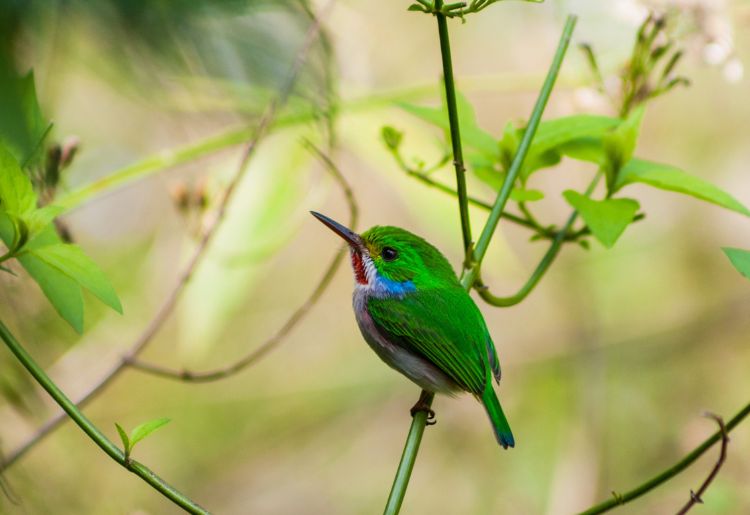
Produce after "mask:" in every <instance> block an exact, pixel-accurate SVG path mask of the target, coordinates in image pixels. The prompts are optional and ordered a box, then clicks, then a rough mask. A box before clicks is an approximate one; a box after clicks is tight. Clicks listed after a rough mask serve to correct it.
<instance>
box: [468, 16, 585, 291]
mask: <svg viewBox="0 0 750 515" xmlns="http://www.w3.org/2000/svg"><path fill="white" fill-rule="evenodd" d="M576 20H577V18H576V17H575V16H573V15H570V16H568V18H567V19H566V21H565V27H564V28H563V32H562V36H560V42H559V44H558V46H557V51H556V52H555V57H554V58H553V59H552V64H551V65H550V69H549V71H548V72H547V77H546V79H545V80H544V84H543V85H542V90H541V91H540V92H539V97H538V98H537V101H536V104H534V109H533V110H532V111H531V117H530V118H529V123H528V124H527V126H526V130H525V131H524V133H523V137H522V138H521V143H520V144H519V145H518V151H517V152H516V155H515V156H514V157H513V162H512V163H511V165H510V169H509V170H508V174H507V175H506V177H505V180H504V181H503V186H502V187H501V188H500V192H499V193H498V195H497V199H496V200H495V203H494V205H493V206H492V211H490V215H489V217H488V219H487V223H486V224H485V226H484V229H483V230H482V234H481V235H480V237H479V241H478V242H477V245H476V247H475V248H474V253H473V255H472V260H473V262H474V263H473V264H472V265H471V268H470V269H468V270H467V271H466V273H465V274H464V277H463V278H462V284H464V286H467V287H469V288H470V287H471V286H472V285H473V284H474V280H475V279H476V277H477V275H478V273H479V267H480V266H481V264H482V259H484V255H485V254H486V253H487V248H488V247H489V245H490V240H491V239H492V236H493V235H494V233H495V229H497V224H498V223H499V222H500V216H501V215H502V213H503V210H504V209H505V204H506V203H507V202H508V199H509V198H510V193H511V190H512V189H513V184H514V183H515V182H516V177H518V174H519V172H520V171H521V168H522V166H523V162H524V160H525V159H526V155H527V154H528V153H529V150H530V149H531V142H532V140H533V139H534V135H535V134H536V130H537V127H539V122H540V121H541V119H542V114H543V113H544V108H545V107H546V106H547V101H548V100H549V97H550V94H551V93H552V88H553V87H554V85H555V80H556V79H557V76H558V74H559V73H560V67H561V65H562V62H563V59H564V58H565V53H566V51H567V50H568V46H569V45H570V39H571V36H572V35H573V29H575V25H576Z"/></svg>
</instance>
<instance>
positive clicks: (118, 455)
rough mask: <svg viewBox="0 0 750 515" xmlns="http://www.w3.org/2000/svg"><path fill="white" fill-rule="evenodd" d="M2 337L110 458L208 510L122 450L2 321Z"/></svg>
mask: <svg viewBox="0 0 750 515" xmlns="http://www.w3.org/2000/svg"><path fill="white" fill-rule="evenodd" d="M0 338H2V340H3V341H4V342H5V344H6V345H7V346H8V348H9V349H10V351H11V352H12V353H13V354H14V355H15V356H16V358H18V361H20V362H21V364H22V365H23V366H24V367H26V370H28V371H29V373H30V374H31V375H32V376H33V377H34V379H36V381H37V382H38V383H39V384H40V385H41V386H42V388H44V389H45V390H46V391H47V393H49V394H50V396H51V397H52V398H53V399H54V400H55V402H57V404H59V405H60V407H61V408H62V409H63V410H64V411H65V412H66V413H67V414H68V416H69V417H70V418H71V419H72V420H73V421H74V422H75V423H76V424H77V425H78V427H80V428H81V429H82V430H83V432H84V433H86V434H87V435H88V437H89V438H91V439H92V440H93V441H94V443H96V445H98V446H99V447H100V448H101V449H102V450H103V451H104V452H105V453H106V454H107V455H108V456H109V457H110V458H112V459H113V460H115V461H116V462H117V463H119V464H120V465H122V466H123V467H125V468H126V469H127V470H129V471H131V472H132V473H134V474H135V475H137V476H140V477H141V478H142V479H143V480H144V481H145V482H146V483H148V484H149V485H151V486H152V487H153V488H154V489H155V490H157V491H158V492H159V493H161V494H162V495H163V496H165V497H166V498H168V499H169V500H171V501H172V502H173V503H175V504H176V505H177V506H179V507H180V508H182V509H184V510H185V511H187V512H188V513H197V514H207V513H208V511H206V510H205V509H204V508H202V507H200V506H199V505H198V504H196V503H195V502H193V501H191V500H190V499H189V498H187V497H186V496H185V495H184V494H182V493H180V492H179V491H177V490H176V489H175V488H174V487H172V486H170V485H169V484H167V483H166V482H165V481H164V480H163V479H161V478H160V477H159V476H157V475H156V474H155V473H154V472H153V471H151V470H150V469H149V468H148V467H146V466H145V465H143V464H142V463H138V462H137V461H134V460H132V459H130V458H128V457H126V456H125V454H124V453H123V452H122V451H121V450H120V448H119V447H117V445H115V444H114V443H112V441H111V440H109V439H108V438H107V437H106V436H105V435H104V434H103V433H102V432H101V431H100V430H99V429H98V428H97V427H96V426H95V425H94V424H92V423H91V421H90V420H89V419H88V418H86V416H85V415H84V414H83V413H81V412H80V411H79V410H78V408H77V407H76V405H75V404H74V403H73V402H72V401H71V400H70V399H68V397H67V396H66V395H65V394H64V393H63V392H62V390H60V388H58V386H57V385H56V384H55V383H54V382H53V381H52V379H50V378H49V376H48V375H47V374H46V373H45V372H44V370H42V368H41V367H40V366H39V365H38V364H37V363H36V362H35V361H34V359H33V358H32V357H31V355H29V353H28V352H26V349H24V348H23V346H21V344H20V343H19V342H18V340H16V338H15V337H14V336H13V334H12V333H11V332H10V330H8V328H7V327H6V326H5V324H4V323H3V322H2V321H0Z"/></svg>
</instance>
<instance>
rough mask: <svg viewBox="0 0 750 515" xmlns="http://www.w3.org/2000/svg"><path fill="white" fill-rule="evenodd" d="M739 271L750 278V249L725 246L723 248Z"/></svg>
mask: <svg viewBox="0 0 750 515" xmlns="http://www.w3.org/2000/svg"><path fill="white" fill-rule="evenodd" d="M722 250H723V251H724V254H726V255H727V257H728V258H729V261H731V262H732V265H734V267H735V268H736V269H737V271H738V272H739V273H741V274H742V275H744V276H745V277H747V278H748V279H750V251H748V250H742V249H735V248H732V247H724V248H723V249H722Z"/></svg>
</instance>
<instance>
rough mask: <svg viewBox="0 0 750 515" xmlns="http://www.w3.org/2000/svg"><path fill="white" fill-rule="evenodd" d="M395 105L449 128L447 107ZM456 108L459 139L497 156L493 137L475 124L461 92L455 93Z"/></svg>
mask: <svg viewBox="0 0 750 515" xmlns="http://www.w3.org/2000/svg"><path fill="white" fill-rule="evenodd" d="M397 105H398V106H399V107H401V109H403V110H404V111H406V112H408V113H410V114H412V115H414V116H416V117H417V118H421V119H422V120H424V121H426V122H428V123H431V124H433V125H436V126H438V127H440V128H441V129H443V130H444V131H446V132H447V131H449V130H450V121H449V119H448V109H447V108H446V107H445V105H444V106H443V107H440V108H436V107H424V106H417V105H414V104H409V103H406V102H398V103H397ZM456 109H457V111H458V124H459V131H460V133H461V141H462V142H463V144H464V145H465V146H466V147H468V148H473V149H475V150H478V151H480V152H481V153H482V154H484V155H486V156H491V157H493V158H495V159H496V158H497V156H498V147H497V141H495V138H494V137H493V136H492V135H491V134H490V133H488V132H487V131H485V130H484V129H482V128H481V127H479V125H477V120H476V115H475V113H474V107H473V106H472V105H471V103H470V102H469V101H468V100H467V99H466V97H464V96H463V95H462V94H461V93H458V92H457V93H456Z"/></svg>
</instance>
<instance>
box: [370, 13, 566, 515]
mask: <svg viewBox="0 0 750 515" xmlns="http://www.w3.org/2000/svg"><path fill="white" fill-rule="evenodd" d="M435 5H436V6H437V7H440V5H441V2H440V0H438V2H436V4H435ZM436 16H437V18H438V22H440V19H441V18H443V21H445V20H444V17H443V15H442V14H440V13H438V14H436ZM575 24H576V17H575V16H569V17H568V18H567V20H566V23H565V28H564V29H563V33H562V36H561V38H560V42H559V44H558V47H557V52H556V53H555V57H554V59H553V60H552V64H551V65H550V68H549V71H548V72H547V77H546V79H545V81H544V85H543V86H542V89H541V91H540V92H539V97H538V98H537V101H536V104H535V105H534V109H533V111H532V113H531V117H530V119H529V124H528V126H527V129H526V131H525V132H524V135H523V138H522V139H521V143H520V145H519V146H518V152H517V153H516V155H515V157H514V158H513V163H512V164H511V167H510V170H509V171H508V174H507V176H506V177H505V182H504V183H503V187H502V188H501V189H500V193H499V194H498V197H497V199H496V200H495V203H494V205H493V206H492V211H491V212H490V216H489V218H488V220H487V223H486V225H485V227H484V230H483V231H482V235H481V237H480V239H479V244H478V245H477V247H476V248H475V249H474V250H473V251H472V252H467V257H471V261H470V260H468V259H467V263H464V273H463V275H462V278H461V284H462V286H463V287H464V289H466V290H467V291H468V290H470V289H471V287H472V286H473V285H474V281H475V279H476V277H477V274H478V272H479V266H480V264H481V261H482V258H483V257H484V254H485V252H486V251H487V246H488V245H489V242H490V239H491V238H492V235H493V233H494V231H495V228H496V227H497V224H498V222H499V220H500V217H501V215H502V212H503V210H504V208H505V204H506V202H507V201H508V197H509V196H510V191H511V188H512V185H513V183H514V182H515V180H516V177H517V175H518V172H519V171H520V169H521V166H522V165H523V161H524V159H525V158H526V154H527V153H528V151H529V149H530V148H531V140H532V139H533V137H534V134H535V133H536V129H537V127H538V126H539V121H540V120H541V118H542V114H543V112H544V108H545V106H546V105H547V100H548V99H549V96H550V94H551V93H552V87H553V86H554V84H555V79H556V78H557V75H558V74H559V72H560V66H561V64H562V61H563V58H564V57H565V52H566V51H567V49H568V45H569V43H570V38H571V35H572V33H573V29H574V28H575ZM446 35H447V34H446ZM441 36H442V31H441ZM442 48H443V47H442V45H441V50H442ZM443 59H445V55H443ZM446 76H447V74H446ZM451 76H452V75H451ZM446 89H447V87H446ZM454 100H455V99H454ZM448 103H449V105H450V101H448ZM452 131H453V125H451V132H452ZM454 151H455V148H454ZM454 158H455V156H454ZM455 161H458V159H455ZM457 172H458V170H457ZM458 177H459V174H458V173H457V178H458ZM459 192H460V189H459ZM460 202H461V196H460V193H459V203H460ZM464 203H466V199H465V198H464ZM462 209H463V208H462ZM467 221H468V219H467ZM467 250H469V251H471V247H469V248H468V249H467ZM469 254H471V256H469ZM467 267H470V268H468V269H467ZM425 394H427V396H426V395H425ZM432 399H433V396H432V395H431V394H429V392H424V391H423V392H422V394H421V396H420V400H425V401H426V402H425V403H424V404H425V405H426V407H428V408H429V407H430V406H431V404H432ZM426 423H427V413H426V412H425V411H419V412H417V414H416V415H415V416H414V417H413V418H412V422H411V426H410V428H409V433H408V435H407V438H406V444H405V446H404V452H403V454H402V455H401V461H400V462H399V466H398V470H397V471H396V477H395V479H394V480H393V486H392V487H391V492H390V495H389V496H388V502H387V504H386V509H385V515H394V514H397V513H398V511H399V510H400V508H401V504H402V503H403V500H404V495H406V489H407V487H408V485H409V478H410V477H411V471H412V469H413V468H414V463H415V461H416V459H417V453H418V452H419V446H420V443H421V441H422V434H423V433H424V428H425V424H426Z"/></svg>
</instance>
